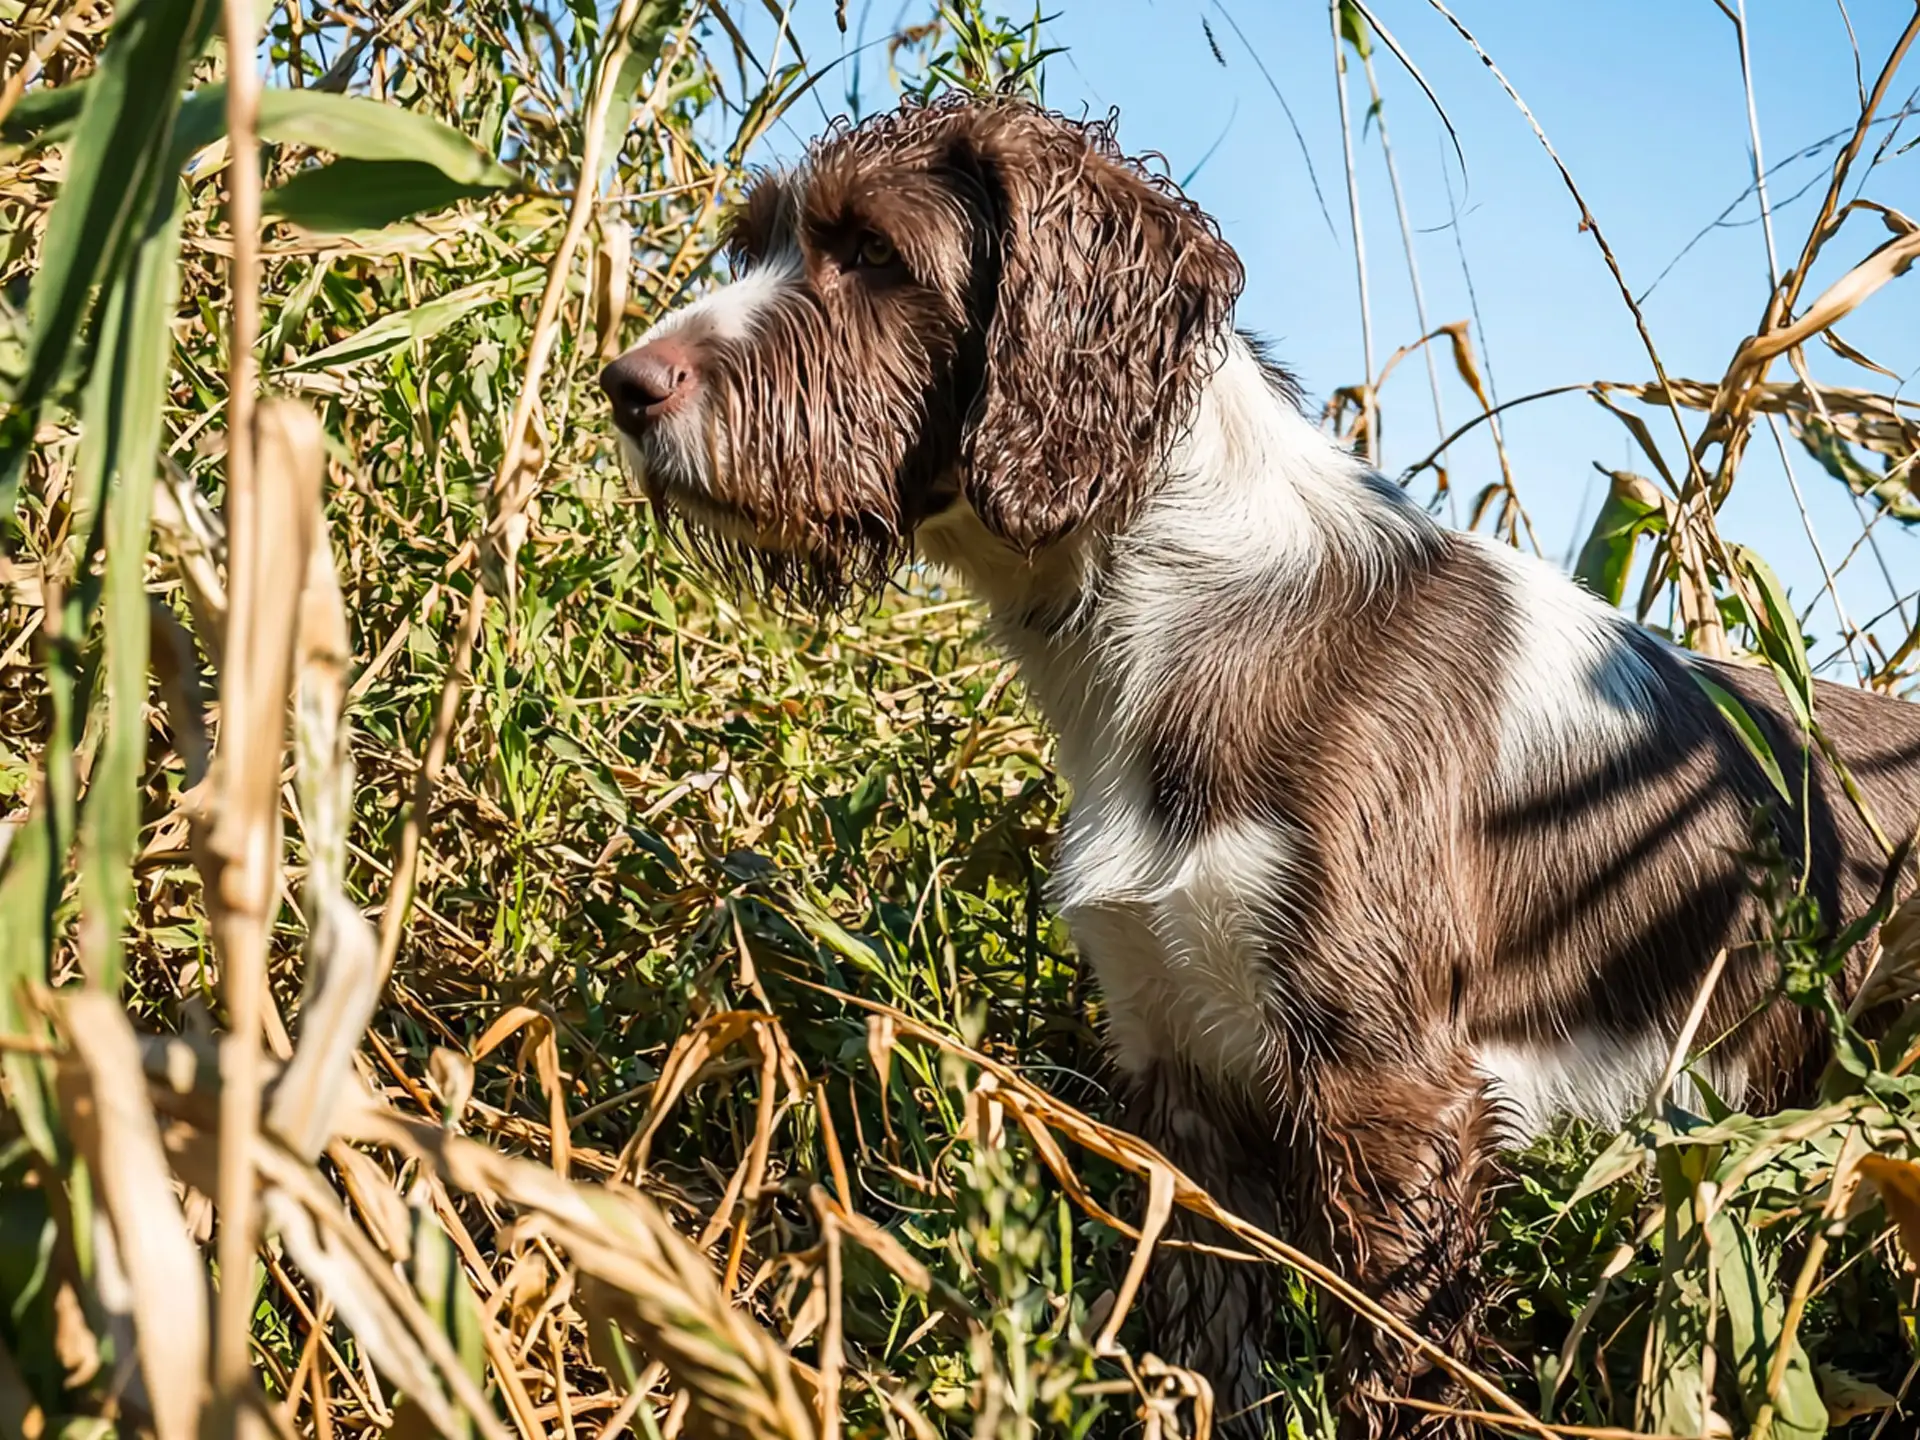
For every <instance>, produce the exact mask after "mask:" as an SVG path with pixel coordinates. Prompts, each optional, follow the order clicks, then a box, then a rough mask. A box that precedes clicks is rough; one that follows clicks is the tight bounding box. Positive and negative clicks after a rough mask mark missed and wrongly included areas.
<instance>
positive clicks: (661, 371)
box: [600, 340, 700, 435]
mask: <svg viewBox="0 0 1920 1440" xmlns="http://www.w3.org/2000/svg"><path fill="white" fill-rule="evenodd" d="M699 386H700V375H699V371H698V370H697V369H696V368H695V366H694V363H693V356H692V355H691V354H690V353H689V352H688V351H687V349H686V347H685V346H682V345H678V344H676V343H675V342H673V341H672V340H655V341H652V342H650V343H649V344H646V345H641V346H638V347H637V348H635V349H632V350H629V351H628V352H627V353H626V354H624V355H622V356H621V357H620V358H619V359H618V360H615V361H614V362H613V363H612V364H610V365H608V366H607V368H606V369H604V370H602V371H601V372H600V388H601V389H602V390H604V391H606V392H607V399H608V400H610V401H612V402H613V423H614V424H616V425H618V426H619V427H620V428H621V429H622V430H624V431H626V432H627V433H628V434H629V435H638V434H640V433H641V432H642V431H643V430H645V429H646V428H647V427H648V426H650V425H652V424H654V423H655V422H657V421H660V420H663V419H665V418H666V417H667V416H669V415H671V414H673V412H674V411H676V410H678V409H679V408H680V407H681V406H683V405H684V404H686V402H687V399H688V397H689V396H691V395H692V394H693V392H694V391H695V390H697V389H698V388H699Z"/></svg>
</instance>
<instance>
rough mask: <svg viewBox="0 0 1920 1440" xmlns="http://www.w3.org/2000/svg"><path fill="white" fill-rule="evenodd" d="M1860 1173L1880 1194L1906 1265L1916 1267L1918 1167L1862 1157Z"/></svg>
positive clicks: (1919, 1249)
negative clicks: (1903, 1251)
mask: <svg viewBox="0 0 1920 1440" xmlns="http://www.w3.org/2000/svg"><path fill="white" fill-rule="evenodd" d="M1860 1174H1861V1176H1862V1177H1863V1178H1865V1179H1866V1180H1867V1181H1869V1182H1870V1183H1871V1184H1872V1185H1873V1187H1874V1188H1875V1189H1876V1190H1878V1191H1879V1192H1880V1199H1881V1202H1882V1203H1883V1204H1885V1206H1886V1207H1887V1214H1888V1215H1889V1216H1890V1217H1891V1218H1892V1220H1893V1223H1894V1225H1895V1227H1896V1228H1897V1229H1898V1230H1899V1232H1900V1248H1901V1249H1903V1250H1905V1251H1906V1254H1907V1263H1908V1264H1909V1265H1910V1266H1920V1164H1915V1163H1914V1162H1913V1161H1911V1160H1896V1159H1894V1158H1893V1157H1891V1156H1888V1155H1866V1156H1863V1157H1861V1160H1860Z"/></svg>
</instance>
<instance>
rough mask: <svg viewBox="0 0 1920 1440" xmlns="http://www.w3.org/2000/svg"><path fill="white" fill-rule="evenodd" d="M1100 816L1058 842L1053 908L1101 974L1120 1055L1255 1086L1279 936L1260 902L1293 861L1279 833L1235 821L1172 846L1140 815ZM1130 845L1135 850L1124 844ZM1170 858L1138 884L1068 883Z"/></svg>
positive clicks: (1272, 1007)
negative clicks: (1155, 876)
mask: <svg viewBox="0 0 1920 1440" xmlns="http://www.w3.org/2000/svg"><path fill="white" fill-rule="evenodd" d="M1101 818H1103V819H1105V820H1106V822H1107V823H1105V824H1102V823H1100V822H1099V820H1096V821H1095V823H1094V824H1092V825H1091V826H1088V827H1086V828H1085V829H1083V830H1082V831H1081V832H1080V834H1079V836H1077V837H1074V836H1070V837H1069V843H1068V844H1067V846H1065V847H1064V849H1065V852H1066V853H1065V857H1064V858H1065V860H1066V863H1065V864H1064V865H1063V867H1062V869H1063V874H1064V876H1065V877H1066V882H1067V883H1066V885H1065V886H1063V889H1065V890H1067V891H1068V895H1067V896H1066V897H1063V903H1062V907H1061V908H1062V913H1063V914H1065V915H1066V917H1067V922H1068V924H1069V925H1071V926H1072V927H1073V928H1074V932H1075V934H1076V936H1077V937H1078V938H1079V943H1080V945H1081V947H1082V948H1083V950H1084V951H1085V952H1086V954H1087V956H1088V959H1089V960H1090V961H1091V963H1092V965H1093V968H1094V972H1095V974H1096V975H1097V976H1098V978H1099V980H1100V987H1101V993H1102V994H1103V996H1104V997H1105V999H1106V1003H1107V1013H1108V1025H1109V1038H1110V1039H1111V1041H1112V1042H1113V1044H1114V1047H1115V1049H1116V1050H1117V1052H1118V1055H1119V1059H1120V1062H1121V1064H1122V1066H1123V1067H1126V1068H1129V1069H1139V1068H1142V1067H1144V1066H1145V1065H1147V1064H1149V1063H1151V1062H1152V1061H1153V1060H1155V1059H1163V1058H1167V1057H1170V1056H1175V1055H1177V1056H1180V1057H1182V1058H1183V1059H1185V1060H1187V1061H1188V1062H1189V1063H1191V1064H1193V1065H1194V1066H1196V1067H1197V1068H1199V1069H1200V1070H1201V1071H1202V1072H1204V1073H1207V1074H1211V1075H1214V1076H1217V1077H1219V1078H1221V1079H1223V1080H1227V1081H1230V1082H1233V1083H1235V1084H1239V1085H1244V1086H1247V1087H1249V1088H1257V1087H1259V1086H1261V1085H1262V1083H1263V1082H1264V1081H1266V1080H1268V1079H1270V1078H1271V1077H1272V1075H1273V1072H1274V1067H1275V1065H1276V1063H1277V1062H1278V1060H1279V1058H1280V1056H1279V1052H1278V1049H1277V1046H1278V1041H1279V1035H1278V1033H1277V1031H1276V1029H1275V1025H1274V1017H1275V1015H1276V1014H1277V1013H1279V1011H1278V1006H1279V1004H1280V1003H1281V1002H1282V1001H1283V998H1284V997H1282V996H1281V995H1279V994H1278V993H1277V991H1276V988H1275V987H1276V984H1277V983H1284V982H1283V980H1282V976H1283V974H1284V972H1283V971H1282V970H1280V969H1278V968H1276V961H1277V960H1279V959H1281V958H1282V957H1281V954H1280V953H1278V952H1279V950H1280V947H1281V946H1283V944H1284V937H1282V936H1280V935H1277V934H1275V933H1273V931H1272V928H1271V923H1270V921H1269V919H1268V918H1267V915H1268V911H1267V906H1268V905H1269V903H1270V902H1271V901H1272V900H1273V899H1274V897H1275V896H1276V895H1277V894H1279V893H1282V891H1283V888H1284V885H1285V876H1286V873H1287V870H1288V867H1289V865H1290V864H1291V860H1292V856H1291V847H1290V846H1289V844H1288V843H1287V839H1286V837H1285V835H1284V834H1283V833H1282V832H1280V831H1278V830H1276V829H1275V828H1273V827H1272V826H1268V825H1264V824H1260V823H1257V822H1244V823H1241V824H1238V825H1233V826H1228V827H1226V828H1224V829H1222V830H1219V831H1216V832H1214V833H1213V834H1210V835H1208V836H1206V837H1204V838H1203V839H1201V840H1200V841H1198V842H1196V843H1195V844H1193V845H1191V846H1190V847H1188V848H1186V850H1185V851H1184V852H1182V853H1179V854H1178V855H1175V854H1173V853H1172V852H1171V850H1170V847H1168V846H1167V845H1166V844H1165V842H1164V841H1163V840H1162V839H1161V838H1160V837H1159V836H1158V835H1157V834H1155V833H1153V832H1154V827H1153V823H1152V821H1151V819H1150V818H1148V817H1146V816H1145V815H1139V816H1137V817H1133V818H1134V823H1133V824H1131V825H1127V824H1119V825H1116V824H1114V823H1112V821H1113V818H1114V817H1112V816H1111V815H1108V816H1105V817H1101ZM1075 839H1078V841H1079V843H1078V844H1075V843H1073V841H1074V840H1075ZM1130 846H1139V850H1138V851H1137V852H1136V853H1132V854H1129V848H1130ZM1169 861H1171V862H1172V869H1171V873H1163V874H1162V876H1161V877H1160V879H1159V883H1158V884H1156V885H1154V886H1153V887H1152V888H1151V889H1150V890H1148V891H1146V892H1145V893H1142V892H1141V891H1140V890H1139V889H1138V888H1137V887H1135V886H1132V885H1129V886H1127V887H1126V888H1125V889H1124V890H1122V891H1120V892H1117V893H1108V894H1104V895H1102V894H1098V893H1096V892H1093V891H1091V890H1089V889H1085V888H1081V889H1078V893H1077V894H1076V893H1074V890H1075V888H1076V886H1085V885H1086V884H1087V882H1088V881H1089V880H1091V879H1093V878H1095V877H1096V876H1101V872H1106V873H1107V874H1108V875H1112V874H1117V873H1120V872H1129V873H1132V874H1136V875H1137V874H1139V873H1141V872H1142V871H1145V872H1147V873H1151V872H1152V871H1153V870H1156V869H1160V870H1162V871H1163V872H1164V869H1165V867H1166V866H1167V865H1168V862H1169ZM1136 867H1137V868H1136ZM1102 878H1104V876H1103V877H1102Z"/></svg>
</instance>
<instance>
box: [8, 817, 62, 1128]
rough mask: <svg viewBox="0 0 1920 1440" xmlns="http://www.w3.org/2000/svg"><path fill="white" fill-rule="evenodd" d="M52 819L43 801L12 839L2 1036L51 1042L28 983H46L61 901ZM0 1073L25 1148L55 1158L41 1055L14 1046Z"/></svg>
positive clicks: (47, 1082)
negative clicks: (29, 995)
mask: <svg viewBox="0 0 1920 1440" xmlns="http://www.w3.org/2000/svg"><path fill="white" fill-rule="evenodd" d="M51 821H52V816H51V813H50V809H49V806H48V804H47V803H46V800H45V798H44V797H43V798H42V801H41V802H40V803H38V804H36V805H35V806H34V807H33V813H32V814H31V815H29V816H28V817H27V821H26V823H25V824H24V825H22V826H21V827H20V828H19V830H17V831H16V832H15V833H14V836H13V839H12V841H11V843H10V844H9V845H8V846H7V855H6V868H5V869H4V870H0V942H4V943H0V1035H7V1036H19V1037H22V1038H26V1039H33V1040H43V1039H46V1038H47V1027H46V1022H45V1021H44V1020H42V1019H41V1018H40V1015H39V1013H38V1012H37V1011H35V1010H34V1009H33V1008H32V1006H31V1004H30V1002H29V1001H28V999H27V988H28V986H29V985H44V984H45V983H46V980H47V960H48V957H49V954H50V951H51V946H50V935H49V930H50V928H51V922H52V917H53V912H54V907H55V906H56V905H57V904H58V903H59V898H60V897H59V892H58V889H57V887H58V885H59V882H60V876H59V872H58V871H57V870H56V869H55V866H54V862H53V839H52V837H51V836H50V835H49V834H48V833H47V832H48V830H49V829H50V828H51ZM0 1075H4V1076H5V1077H6V1081H7V1105H8V1107H9V1108H10V1109H11V1110H12V1112H13V1114H14V1115H15V1116H16V1117H17V1118H18V1119H19V1121H20V1129H21V1131H22V1133H24V1134H25V1135H26V1137H27V1140H28V1142H29V1143H30V1144H31V1145H32V1146H33V1148H34V1149H35V1150H36V1151H38V1152H39V1153H40V1154H41V1155H42V1156H43V1157H45V1158H47V1159H52V1158H53V1157H54V1156H55V1155H56V1154H57V1153H58V1147H57V1145H56V1143H55V1141H54V1138H53V1119H52V1116H53V1114H54V1108H53V1089H52V1077H51V1076H50V1075H49V1074H48V1073H47V1069H46V1065H45V1062H44V1061H42V1060H41V1058H40V1057H39V1056H37V1055H34V1054H31V1053H29V1052H28V1051H25V1050H18V1049H15V1048H13V1047H12V1046H8V1047H7V1048H5V1049H0Z"/></svg>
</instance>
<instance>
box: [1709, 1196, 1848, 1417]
mask: <svg viewBox="0 0 1920 1440" xmlns="http://www.w3.org/2000/svg"><path fill="white" fill-rule="evenodd" d="M1706 1235H1707V1243H1708V1246H1709V1248H1710V1249H1711V1250H1712V1252H1713V1267H1714V1276H1715V1279H1716V1281H1717V1284H1718V1289H1719V1293H1720V1330H1721V1335H1720V1342H1721V1353H1722V1355H1723V1356H1725V1357H1726V1359H1728V1360H1729V1361H1730V1362H1731V1363H1732V1367H1733V1372H1734V1375H1735V1378H1736V1379H1737V1380H1738V1381H1739V1387H1740V1402H1741V1407H1742V1408H1743V1409H1744V1410H1745V1411H1746V1415H1747V1419H1748V1420H1752V1419H1753V1418H1754V1417H1755V1416H1756V1415H1757V1414H1758V1413H1759V1411H1760V1407H1761V1405H1762V1404H1763V1403H1764V1402H1765V1400H1766V1391H1767V1372H1768V1371H1769V1370H1770V1369H1771V1367H1772V1365H1773V1355H1774V1351H1775V1350H1776V1349H1778V1348H1779V1345H1780V1342H1781V1339H1782V1333H1781V1332H1782V1330H1783V1328H1784V1322H1785V1318H1786V1309H1787V1307H1786V1302H1785V1300H1784V1299H1782V1297H1781V1295H1780V1287H1779V1284H1778V1281H1777V1278H1776V1276H1775V1274H1774V1266H1773V1264H1772V1262H1771V1260H1770V1259H1769V1257H1768V1256H1767V1255H1766V1254H1765V1252H1764V1251H1763V1250H1762V1248H1761V1245H1760V1242H1759V1240H1758V1239H1757V1238H1756V1237H1755V1236H1754V1234H1753V1232H1752V1231H1751V1230H1750V1229H1749V1228H1748V1227H1747V1226H1746V1224H1745V1223H1743V1222H1742V1221H1741V1220H1739V1219H1738V1218H1736V1217H1735V1216H1734V1215H1732V1214H1731V1213H1729V1212H1728V1211H1727V1210H1725V1209H1722V1210H1720V1211H1719V1212H1718V1213H1717V1214H1715V1216H1714V1217H1713V1219H1712V1220H1711V1221H1709V1222H1708V1224H1707V1227H1706ZM1772 1433H1773V1434H1774V1435H1775V1436H1777V1437H1779V1440H1816V1437H1819V1436H1822V1435H1825V1434H1826V1433H1827V1407H1826V1404H1825V1403H1824V1402H1823V1401H1822V1400H1821V1398H1820V1389H1819V1386H1818V1385H1817V1384H1816V1383H1815V1382H1814V1378H1813V1368H1812V1365H1811V1364H1810V1363H1809V1361H1808V1359H1807V1352H1806V1350H1805V1349H1804V1348H1803V1347H1802V1346H1801V1344H1800V1340H1799V1337H1798V1336H1797V1335H1796V1336H1794V1337H1793V1339H1792V1340H1791V1342H1790V1343H1789V1345H1788V1350H1787V1368H1786V1371H1785V1373H1784V1374H1783V1375H1782V1376H1781V1383H1780V1390H1779V1393H1778V1395H1776V1396H1775V1398H1774V1415H1773V1432H1772Z"/></svg>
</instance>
